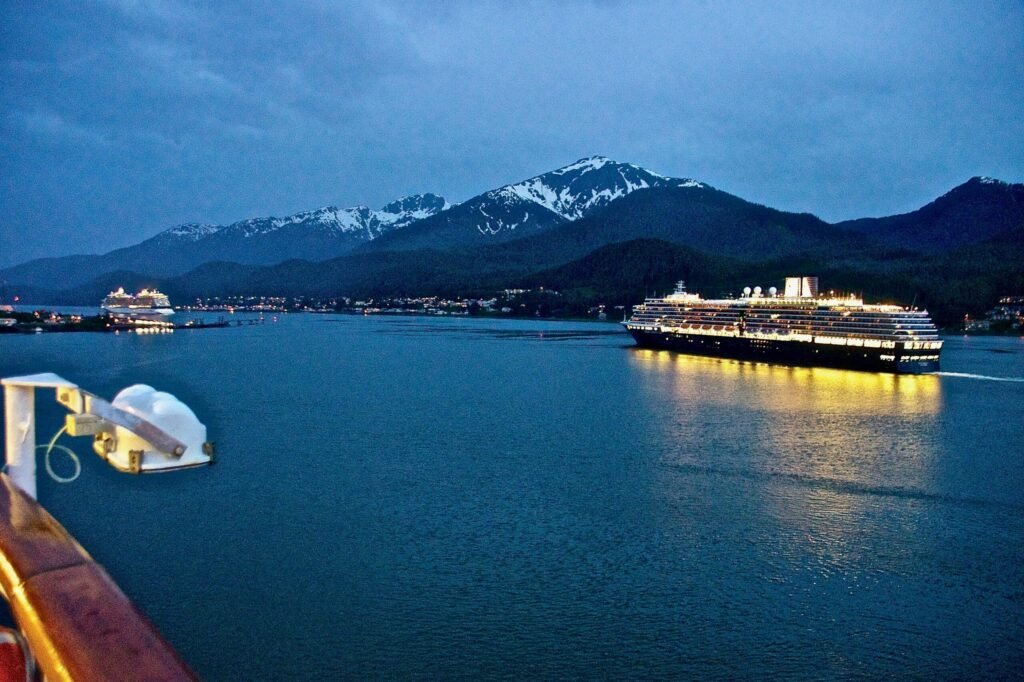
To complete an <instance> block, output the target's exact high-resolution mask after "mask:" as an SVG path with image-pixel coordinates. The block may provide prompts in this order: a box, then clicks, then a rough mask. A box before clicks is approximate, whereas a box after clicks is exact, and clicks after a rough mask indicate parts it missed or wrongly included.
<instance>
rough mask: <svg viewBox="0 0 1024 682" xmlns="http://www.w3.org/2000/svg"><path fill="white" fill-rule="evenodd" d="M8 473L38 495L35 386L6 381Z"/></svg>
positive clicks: (33, 495) (33, 494) (20, 486)
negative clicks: (18, 384)
mask: <svg viewBox="0 0 1024 682" xmlns="http://www.w3.org/2000/svg"><path fill="white" fill-rule="evenodd" d="M4 429H5V431H6V446H7V450H6V452H7V475H8V476H9V477H10V478H11V480H12V481H14V483H15V485H17V486H18V487H19V488H21V489H22V490H24V491H25V492H26V493H28V494H29V496H31V497H32V498H33V499H35V497H36V389H35V387H33V386H17V385H11V384H7V383H5V384H4Z"/></svg>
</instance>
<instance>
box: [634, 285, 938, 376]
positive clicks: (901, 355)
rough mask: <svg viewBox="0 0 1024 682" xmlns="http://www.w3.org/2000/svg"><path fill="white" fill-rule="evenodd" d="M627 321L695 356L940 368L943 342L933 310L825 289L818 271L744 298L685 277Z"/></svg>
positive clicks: (651, 340)
mask: <svg viewBox="0 0 1024 682" xmlns="http://www.w3.org/2000/svg"><path fill="white" fill-rule="evenodd" d="M623 324H624V325H625V326H626V329H628V330H629V332H630V333H631V334H632V335H633V338H634V339H635V340H636V342H637V344H638V345H640V346H643V347H645V348H664V349H670V350H677V351H681V352H684V353H692V354H696V355H713V356H719V357H729V358H739V359H745V360H760V361H764V362H778V363H783V364H789V365H821V366H829V367H847V368H851V369H861V370H869V371H876V372H895V373H912V374H920V373H923V372H934V371H936V370H938V368H939V354H940V353H941V351H942V340H941V339H939V335H938V331H937V330H936V328H935V325H934V324H933V323H932V321H931V318H930V317H929V316H928V312H927V311H919V310H908V309H907V308H903V307H900V306H895V305H867V304H865V303H864V301H863V300H861V299H859V298H856V297H853V296H851V297H849V298H835V297H821V296H819V295H818V278H817V277H787V278H786V287H785V290H784V292H783V293H781V294H780V293H778V292H777V291H776V289H775V287H772V288H770V289H769V290H768V292H767V293H763V292H762V290H761V287H755V288H754V289H753V290H752V289H751V288H750V287H747V288H746V289H744V290H743V296H742V297H741V298H738V299H719V300H704V299H702V298H701V297H700V295H699V294H691V293H687V292H686V289H685V287H684V286H683V283H682V282H679V283H678V284H677V285H676V290H675V292H674V293H672V294H670V295H668V296H666V297H664V298H648V299H647V300H646V301H644V302H643V303H642V304H640V305H638V306H636V307H635V308H633V314H632V316H631V317H630V318H629V319H628V320H627V321H625V322H623Z"/></svg>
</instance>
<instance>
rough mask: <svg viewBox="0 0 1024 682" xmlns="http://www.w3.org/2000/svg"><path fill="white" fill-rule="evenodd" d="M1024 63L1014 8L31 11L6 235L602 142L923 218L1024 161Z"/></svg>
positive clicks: (13, 136)
mask: <svg viewBox="0 0 1024 682" xmlns="http://www.w3.org/2000/svg"><path fill="white" fill-rule="evenodd" d="M1022 55H1024V8H1022V7H1021V6H1020V5H1019V4H1012V3H1007V4H1000V3H988V4H984V5H976V4H968V3H959V2H952V3H941V4H938V5H935V4H928V5H923V4H922V5H915V4H909V3H897V4H892V3H883V2H868V3H857V4H853V5H830V4H825V5H821V4H820V3H813V2H796V1H793V2H781V3H771V4H753V5H751V4H749V3H718V2H714V3H712V2H700V1H694V2H684V3H680V2H667V1H666V2H662V1H650V2H640V3H626V2H584V1H580V2H568V3H562V2H543V1H539V0H538V1H534V2H524V3H499V2H481V3H477V2H450V3H449V2H446V3H435V2H412V3H408V2H386V1H374V2H370V1H369V0H367V1H366V2H346V3H334V2H327V1H323V2H321V1H317V0H295V1H294V2H288V3H271V2H267V3H263V2H255V3H253V2H246V3H241V2H223V3H199V2H187V1H184V0H182V1H174V0H161V1H158V2H133V1H131V0H104V1H101V2H82V3H74V4H59V3H34V2H25V3H20V4H19V3H17V2H7V3H4V4H3V5H0V102H2V103H3V104H2V106H3V115H2V116H0V125H2V126H3V127H2V130H0V151H2V152H4V153H3V156H2V158H0V172H2V174H3V175H4V176H5V178H6V183H5V184H4V185H3V186H2V187H0V192H2V193H0V207H2V208H0V226H2V227H0V229H3V230H10V229H14V228H11V227H7V226H11V225H16V226H18V228H17V229H25V230H26V231H28V230H31V231H32V234H34V235H38V236H37V237H33V238H32V239H31V240H29V239H20V240H18V243H19V244H28V243H29V242H32V244H33V246H32V248H36V249H37V251H38V252H40V253H42V252H48V251H50V250H52V249H53V248H58V242H57V241H56V240H54V239H51V240H50V242H47V239H48V237H47V236H46V235H48V234H49V235H56V234H57V233H58V226H57V225H56V223H57V219H56V218H55V217H54V216H57V215H59V216H60V224H61V226H62V227H61V229H64V228H68V229H70V228H72V227H73V228H74V229H73V230H72V231H73V232H74V234H76V235H77V234H81V235H83V236H82V241H81V242H79V243H88V244H102V245H103V246H102V247H100V248H108V247H112V246H117V245H121V244H126V243H132V242H135V241H138V240H139V239H141V238H143V237H145V236H148V235H150V234H152V233H154V232H155V231H157V230H158V229H161V228H165V227H168V226H170V225H171V224H174V223H179V222H186V221H199V222H228V221H231V220H235V219H239V218H242V217H246V216H249V215H255V214H260V213H274V214H278V215H281V214H286V213H288V212H290V211H297V210H302V209H306V208H309V207H310V206H318V205H324V204H346V203H349V204H356V203H362V204H369V205H380V204H383V203H386V202H387V201H388V200H390V199H392V198H393V197H395V196H399V195H403V194H410V193H414V192H418V191H434V192H438V193H441V194H444V195H446V196H448V197H449V198H451V199H454V200H460V199H465V198H468V197H469V196H472V195H473V194H475V193H477V192H480V191H483V190H486V189H489V188H491V187H493V186H496V185H499V184H502V183H504V182H508V181H511V180H514V179H518V178H523V177H527V176H529V175H532V174H534V173H537V172H540V171H543V170H546V169H550V168H553V167H555V166H557V165H560V164H563V163H566V162H568V161H571V160H573V159H576V158H579V157H581V156H586V155H589V154H594V153H603V154H608V155H610V156H613V157H616V158H618V159H620V160H623V161H631V162H635V163H640V164H642V165H647V166H649V167H651V168H653V169H654V170H657V171H659V172H662V173H666V174H673V175H682V176H688V177H697V178H699V179H702V180H705V181H707V182H710V183H712V184H714V185H716V186H719V187H721V188H723V189H725V190H727V191H731V192H734V193H736V194H739V195H741V196H745V197H747V198H750V199H753V200H756V201H759V202H762V203H767V204H771V205H775V206H778V207H780V208H786V209H795V210H809V211H813V212H816V213H819V214H821V215H823V216H824V217H826V218H831V219H841V218H849V217H855V216H859V215H865V214H884V213H887V212H895V211H900V210H909V209H911V208H914V207H916V206H918V205H920V204H922V203H924V202H925V201H927V200H929V199H931V198H933V197H934V196H936V195H937V194H940V193H942V192H944V191H945V190H947V189H949V187H951V186H952V185H953V184H956V183H958V182H960V181H962V180H964V179H966V178H967V177H970V176H971V175H976V174H984V175H992V176H996V177H1002V178H1004V179H1007V180H1020V179H1022V175H1024V111H1022V102H1024V99H1022V98H1021V96H1020V95H1021V93H1022V92H1024V59H1022V58H1021V57H1022ZM56 207H59V210H58V209H57V208H56ZM75 243H76V242H75V241H74V237H72V238H67V239H65V238H63V237H62V238H61V240H60V241H59V248H69V249H74V248H76V247H75V246H74V244H75ZM25 248H27V246H26V247H25ZM3 257H4V256H3V255H2V254H0V259H2V258H3Z"/></svg>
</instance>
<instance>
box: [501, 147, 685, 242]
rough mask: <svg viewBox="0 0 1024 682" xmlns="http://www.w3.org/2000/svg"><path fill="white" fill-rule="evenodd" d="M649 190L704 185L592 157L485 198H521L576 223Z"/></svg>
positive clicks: (507, 187) (503, 189) (508, 187)
mask: <svg viewBox="0 0 1024 682" xmlns="http://www.w3.org/2000/svg"><path fill="white" fill-rule="evenodd" d="M648 187H704V185H703V184H701V183H699V182H697V181H696V180H685V179H677V178H667V177H665V176H664V175H659V174H658V173H655V172H653V171H649V170H646V169H644V168H641V167H639V166H634V165H633V164H629V163H616V162H615V161H612V160H611V159H608V158H605V157H603V156H592V157H590V158H588V159H580V160H579V161H577V162H576V163H572V164H569V165H568V166H565V167H563V168H559V169H558V170H553V171H551V172H549V173H545V174H543V175H538V176H537V177H534V178H530V179H529V180H524V181H522V182H520V183H516V184H514V185H506V186H504V187H501V188H499V189H496V190H491V191H490V192H487V193H486V194H485V195H484V196H485V197H488V198H490V199H492V200H495V201H499V200H502V199H505V198H511V197H518V198H521V199H523V200H525V201H531V202H533V203H536V204H539V205H541V206H543V207H544V208H546V209H548V210H549V211H552V212H554V213H557V214H558V215H560V216H562V217H563V218H565V219H566V220H576V219H578V218H582V217H583V216H585V215H588V214H589V213H591V212H593V211H595V210H598V209H601V208H604V207H605V206H607V205H608V204H610V203H611V202H613V201H615V200H616V199H621V198H622V197H624V196H626V195H627V194H629V193H630V192H635V191H636V190H638V189H647V188H648ZM513 229H514V226H513Z"/></svg>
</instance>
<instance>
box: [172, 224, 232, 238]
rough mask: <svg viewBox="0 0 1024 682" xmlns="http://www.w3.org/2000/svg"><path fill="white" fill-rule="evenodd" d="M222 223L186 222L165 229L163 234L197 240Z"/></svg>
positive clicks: (219, 227) (213, 231) (218, 228)
mask: <svg viewBox="0 0 1024 682" xmlns="http://www.w3.org/2000/svg"><path fill="white" fill-rule="evenodd" d="M222 227H223V225H209V224H200V223H186V224H184V225H178V226H176V227H172V228H171V229H169V230H167V231H166V233H165V234H167V235H170V236H172V237H177V238H180V239H183V240H186V241H193V242H194V241H198V240H200V239H202V238H203V237H207V236H209V235H211V234H213V233H215V232H217V231H218V230H220V229H221V228H222Z"/></svg>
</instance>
